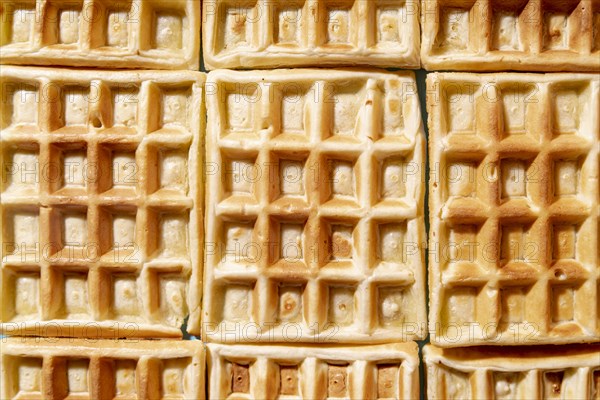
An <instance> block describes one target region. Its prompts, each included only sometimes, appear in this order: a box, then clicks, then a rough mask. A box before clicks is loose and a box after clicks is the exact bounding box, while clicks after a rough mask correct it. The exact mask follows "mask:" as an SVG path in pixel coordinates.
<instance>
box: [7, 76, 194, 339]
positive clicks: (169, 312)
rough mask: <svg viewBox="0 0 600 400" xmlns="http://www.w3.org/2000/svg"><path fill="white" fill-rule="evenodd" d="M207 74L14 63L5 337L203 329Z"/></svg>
mask: <svg viewBox="0 0 600 400" xmlns="http://www.w3.org/2000/svg"><path fill="white" fill-rule="evenodd" d="M204 79H205V77H204V74H202V73H199V72H191V71H189V72H188V71H181V72H168V71H163V72H160V71H145V72H129V71H122V72H115V71H98V70H93V71H92V70H77V71H75V70H64V69H44V68H35V67H11V66H3V67H2V69H1V73H0V81H1V88H2V102H1V103H0V106H1V114H0V115H1V116H2V118H1V120H0V121H1V122H0V123H1V136H0V155H1V159H0V163H1V164H2V173H3V176H2V180H1V181H0V193H1V200H0V221H1V223H2V229H1V234H0V242H2V264H1V271H0V272H1V274H0V279H1V287H2V315H1V319H0V321H1V325H0V330H1V331H2V332H3V333H5V334H14V335H17V334H18V335H35V336H85V337H111V338H121V337H144V336H153V337H161V336H175V337H179V336H181V326H182V324H183V321H184V318H185V317H186V316H187V315H188V314H191V315H190V320H189V322H188V323H189V324H190V326H192V327H193V326H195V325H196V326H197V325H199V318H200V311H199V305H200V304H199V303H200V297H201V281H202V271H201V269H200V262H201V250H200V246H201V243H202V205H203V190H202V185H200V182H199V177H200V176H201V173H202V172H201V171H202V169H201V167H202V139H203V132H204V100H203V84H204Z"/></svg>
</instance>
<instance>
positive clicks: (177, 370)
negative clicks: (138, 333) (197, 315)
mask: <svg viewBox="0 0 600 400" xmlns="http://www.w3.org/2000/svg"><path fill="white" fill-rule="evenodd" d="M174 344H176V345H174ZM1 359H2V364H1V366H2V375H1V378H0V379H1V385H0V397H1V398H3V399H28V400H30V399H31V400H33V399H39V400H42V399H44V400H54V399H65V398H67V399H82V400H83V399H103V400H104V399H123V400H125V399H169V400H176V399H179V400H184V399H185V400H192V399H197V400H201V399H204V398H205V395H204V370H205V359H204V349H203V346H202V343H201V342H199V341H178V342H174V341H123V340H119V341H115V340H85V339H39V338H38V339H34V338H29V339H24V338H13V339H3V343H2V358H1Z"/></svg>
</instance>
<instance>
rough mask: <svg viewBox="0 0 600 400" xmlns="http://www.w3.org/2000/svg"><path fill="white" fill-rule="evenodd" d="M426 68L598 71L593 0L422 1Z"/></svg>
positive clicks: (599, 41)
mask: <svg viewBox="0 0 600 400" xmlns="http://www.w3.org/2000/svg"><path fill="white" fill-rule="evenodd" d="M421 26H422V31H423V39H422V40H423V43H422V47H421V59H422V62H423V65H424V66H425V68H426V69H428V70H470V71H502V70H504V71H506V70H517V71H565V72H571V71H600V2H598V1H597V0H565V1H554V0H507V1H500V0H422V1H421Z"/></svg>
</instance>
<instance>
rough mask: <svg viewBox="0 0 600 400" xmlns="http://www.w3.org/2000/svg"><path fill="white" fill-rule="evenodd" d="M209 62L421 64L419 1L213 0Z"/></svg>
mask: <svg viewBox="0 0 600 400" xmlns="http://www.w3.org/2000/svg"><path fill="white" fill-rule="evenodd" d="M203 16H204V23H203V26H202V29H203V38H204V39H203V40H204V59H205V62H206V65H207V67H208V68H209V69H215V68H235V69H237V68H260V67H276V68H277V67H292V66H320V65H331V66H342V65H365V66H378V67H396V68H398V67H404V68H418V67H419V46H420V31H419V2H418V1H417V0H407V1H400V0H293V1H284V0H275V1H272V0H242V1H238V0H207V1H204V3H203Z"/></svg>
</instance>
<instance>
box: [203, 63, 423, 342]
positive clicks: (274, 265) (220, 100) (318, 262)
mask: <svg viewBox="0 0 600 400" xmlns="http://www.w3.org/2000/svg"><path fill="white" fill-rule="evenodd" d="M208 76H209V77H208V80H207V96H208V97H207V108H208V112H209V118H208V121H209V126H208V128H207V129H208V133H207V176H208V183H207V207H208V208H207V229H206V231H207V232H208V233H207V238H206V240H207V248H206V253H207V254H206V263H205V296H204V300H203V304H204V307H203V315H204V317H203V322H204V323H203V327H204V336H203V337H204V338H205V339H208V340H209V341H225V342H258V341H271V342H272V341H279V342H280V341H302V342H306V341H313V342H314V341H315V340H319V341H333V342H345V343H349V342H369V343H372V342H382V341H390V340H410V339H414V338H422V337H423V336H424V332H425V331H426V327H425V326H424V325H425V319H426V315H425V304H424V303H425V300H424V299H425V285H424V279H423V275H424V271H423V270H424V265H423V264H424V262H423V252H422V251H421V250H422V247H423V245H422V244H423V242H424V237H425V234H424V223H423V209H424V205H423V196H424V193H423V192H424V190H423V185H422V182H423V172H424V171H423V169H424V168H423V162H424V137H423V136H424V135H423V127H422V124H421V115H420V111H419V100H418V97H417V95H416V84H415V80H414V76H413V75H412V73H400V74H394V73H384V72H367V71H363V72H361V71H344V70H330V71H325V70H276V71H264V72H261V71H250V72H234V71H216V72H212V73H210V74H209V75H208Z"/></svg>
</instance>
